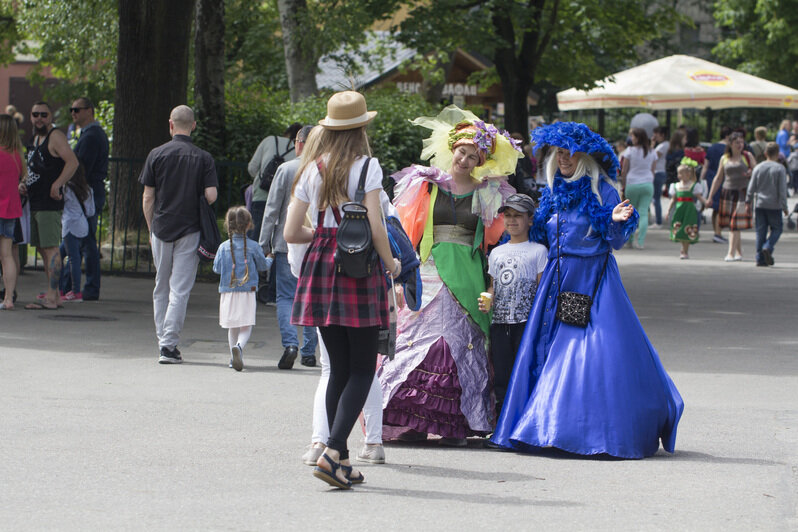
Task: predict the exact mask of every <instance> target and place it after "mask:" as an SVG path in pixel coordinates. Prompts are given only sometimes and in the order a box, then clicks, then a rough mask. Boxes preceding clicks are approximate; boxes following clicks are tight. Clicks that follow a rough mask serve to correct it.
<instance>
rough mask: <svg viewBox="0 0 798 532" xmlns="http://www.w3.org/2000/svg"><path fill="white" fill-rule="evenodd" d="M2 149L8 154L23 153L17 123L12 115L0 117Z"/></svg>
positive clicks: (0, 143) (0, 145) (0, 142)
mask: <svg viewBox="0 0 798 532" xmlns="http://www.w3.org/2000/svg"><path fill="white" fill-rule="evenodd" d="M0 148H2V149H3V150H5V151H7V152H8V153H14V152H16V153H19V154H21V153H22V141H21V140H20V139H19V130H18V129H17V121H16V120H14V117H13V116H11V115H0Z"/></svg>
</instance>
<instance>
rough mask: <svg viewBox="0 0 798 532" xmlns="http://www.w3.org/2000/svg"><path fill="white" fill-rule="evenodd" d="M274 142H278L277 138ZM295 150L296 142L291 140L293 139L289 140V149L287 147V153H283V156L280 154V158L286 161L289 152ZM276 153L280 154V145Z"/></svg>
mask: <svg viewBox="0 0 798 532" xmlns="http://www.w3.org/2000/svg"><path fill="white" fill-rule="evenodd" d="M274 142H277V137H274ZM293 149H294V141H293V140H291V139H289V140H288V144H287V147H286V149H285V151H284V152H283V153H281V154H280V158H281V159H284V158H285V156H286V155H288V152H289V151H291V150H293ZM274 153H280V150H279V145H278V147H277V148H276V149H275V150H274Z"/></svg>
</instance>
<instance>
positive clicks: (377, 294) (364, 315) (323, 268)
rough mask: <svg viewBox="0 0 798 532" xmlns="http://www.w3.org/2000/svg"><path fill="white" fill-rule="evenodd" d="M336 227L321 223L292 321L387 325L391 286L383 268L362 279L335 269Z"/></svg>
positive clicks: (306, 262)
mask: <svg viewBox="0 0 798 532" xmlns="http://www.w3.org/2000/svg"><path fill="white" fill-rule="evenodd" d="M337 232H338V228H337V227H322V226H321V224H319V226H318V227H316V232H315V233H314V235H313V241H312V242H311V243H310V247H308V250H307V252H306V253H305V260H304V261H303V262H302V271H301V272H300V274H299V281H298V282H297V285H296V295H295V296H294V307H293V311H292V315H291V323H292V324H294V325H308V326H313V327H326V326H330V325H340V326H342V327H382V328H386V329H387V328H388V293H387V291H388V287H387V285H386V284H385V276H384V275H383V274H382V271H381V269H380V268H375V269H374V273H373V274H372V275H370V276H369V277H365V278H363V279H355V278H353V277H347V276H346V275H342V274H339V273H337V272H336V271H335V245H336V240H335V234H336V233H337Z"/></svg>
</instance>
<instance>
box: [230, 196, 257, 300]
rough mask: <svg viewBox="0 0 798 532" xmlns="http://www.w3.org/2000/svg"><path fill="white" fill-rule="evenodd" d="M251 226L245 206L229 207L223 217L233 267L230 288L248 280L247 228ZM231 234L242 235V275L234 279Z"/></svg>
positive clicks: (234, 269)
mask: <svg viewBox="0 0 798 532" xmlns="http://www.w3.org/2000/svg"><path fill="white" fill-rule="evenodd" d="M250 227H252V215H251V214H250V213H249V211H248V210H247V208H246V207H244V206H243V205H238V206H236V207H230V209H229V210H228V211H227V215H226V216H225V217H224V228H225V231H227V234H228V235H229V236H230V256H231V257H232V260H233V269H232V270H231V271H230V288H234V287H235V286H244V285H245V284H247V281H249V258H248V257H247V230H248V229H249V228H250ZM233 235H243V236H244V277H242V278H241V279H240V280H239V279H236V254H235V250H234V249H233Z"/></svg>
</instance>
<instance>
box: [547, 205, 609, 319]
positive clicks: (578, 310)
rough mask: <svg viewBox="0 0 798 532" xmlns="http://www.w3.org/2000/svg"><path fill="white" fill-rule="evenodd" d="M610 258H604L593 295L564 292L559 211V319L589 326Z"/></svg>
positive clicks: (558, 214)
mask: <svg viewBox="0 0 798 532" xmlns="http://www.w3.org/2000/svg"><path fill="white" fill-rule="evenodd" d="M609 259H610V253H609V252H607V256H606V258H605V259H604V266H602V268H601V273H600V274H599V276H598V279H597V280H596V286H595V288H593V295H590V296H589V295H587V294H580V293H579V292H563V291H562V287H561V285H560V213H559V212H558V213H557V314H556V317H557V319H558V320H559V321H561V322H563V323H567V324H568V325H575V326H576V327H587V324H588V323H590V308H591V307H592V306H593V299H594V298H595V297H596V292H597V291H598V287H599V284H601V278H602V277H604V271H605V270H606V269H607V261H609Z"/></svg>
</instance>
